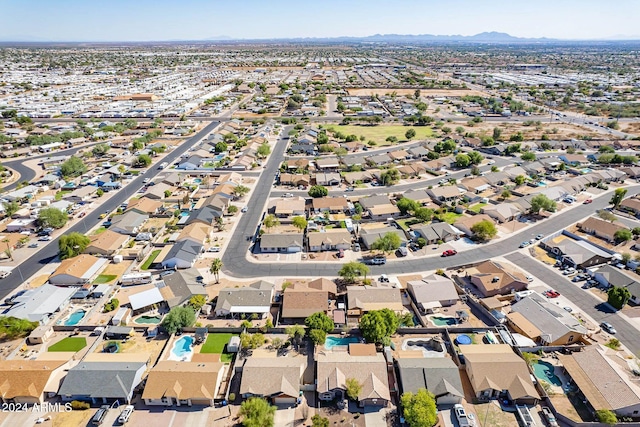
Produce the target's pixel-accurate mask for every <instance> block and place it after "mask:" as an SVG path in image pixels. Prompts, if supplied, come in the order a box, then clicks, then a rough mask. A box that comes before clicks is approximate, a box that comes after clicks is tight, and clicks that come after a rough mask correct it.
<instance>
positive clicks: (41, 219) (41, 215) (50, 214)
mask: <svg viewBox="0 0 640 427" xmlns="http://www.w3.org/2000/svg"><path fill="white" fill-rule="evenodd" d="M68 219H69V217H68V215H67V213H66V212H63V211H61V210H60V209H57V208H43V209H40V212H38V225H39V226H40V227H53V228H62V227H64V225H65V224H66V223H67V220H68Z"/></svg>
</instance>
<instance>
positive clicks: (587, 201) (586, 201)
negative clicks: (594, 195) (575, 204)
mask: <svg viewBox="0 0 640 427" xmlns="http://www.w3.org/2000/svg"><path fill="white" fill-rule="evenodd" d="M582 203H583V204H585V205H588V204H589V203H593V200H592V199H587V200H585V201H584V202H582Z"/></svg>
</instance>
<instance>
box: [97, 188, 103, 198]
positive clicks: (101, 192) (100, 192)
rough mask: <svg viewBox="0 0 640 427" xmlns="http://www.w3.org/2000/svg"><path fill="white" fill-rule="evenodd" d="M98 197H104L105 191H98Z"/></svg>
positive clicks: (99, 189) (100, 189)
mask: <svg viewBox="0 0 640 427" xmlns="http://www.w3.org/2000/svg"><path fill="white" fill-rule="evenodd" d="M96 196H98V197H102V196H104V190H103V189H102V188H98V189H97V190H96Z"/></svg>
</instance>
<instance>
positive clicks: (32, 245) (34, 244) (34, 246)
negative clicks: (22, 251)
mask: <svg viewBox="0 0 640 427" xmlns="http://www.w3.org/2000/svg"><path fill="white" fill-rule="evenodd" d="M37 247H38V244H37V243H32V244H30V245H29V246H28V248H31V249H33V248H37Z"/></svg>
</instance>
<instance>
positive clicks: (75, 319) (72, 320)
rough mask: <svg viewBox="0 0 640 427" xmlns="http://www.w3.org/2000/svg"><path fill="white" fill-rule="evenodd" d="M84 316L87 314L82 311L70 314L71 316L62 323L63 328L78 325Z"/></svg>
mask: <svg viewBox="0 0 640 427" xmlns="http://www.w3.org/2000/svg"><path fill="white" fill-rule="evenodd" d="M85 314H87V312H86V311H85V310H82V309H81V310H76V311H74V312H73V313H71V316H69V317H67V319H66V320H65V321H64V326H75V325H77V324H78V323H80V321H81V320H82V318H83V317H84V315H85Z"/></svg>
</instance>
